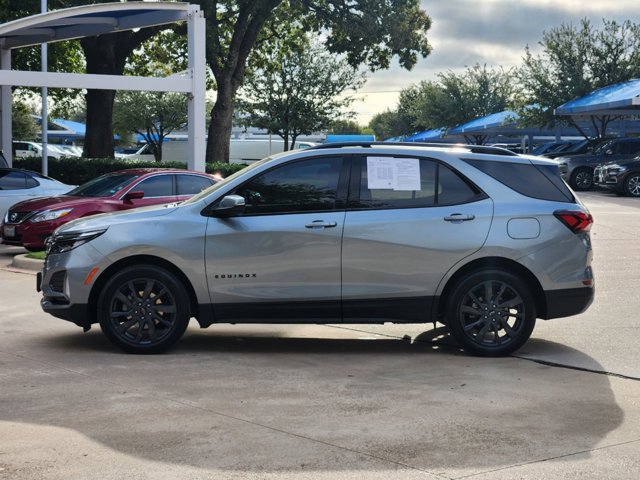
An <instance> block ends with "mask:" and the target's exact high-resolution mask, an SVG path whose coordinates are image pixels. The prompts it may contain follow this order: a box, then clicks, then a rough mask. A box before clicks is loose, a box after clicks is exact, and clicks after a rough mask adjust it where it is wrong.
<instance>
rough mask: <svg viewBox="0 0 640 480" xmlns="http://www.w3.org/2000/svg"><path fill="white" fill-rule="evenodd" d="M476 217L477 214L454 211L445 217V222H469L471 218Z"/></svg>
mask: <svg viewBox="0 0 640 480" xmlns="http://www.w3.org/2000/svg"><path fill="white" fill-rule="evenodd" d="M474 218H476V216H475V215H463V214H462V213H452V214H451V215H449V216H447V217H444V220H445V222H453V223H460V222H468V221H469V220H473V219H474Z"/></svg>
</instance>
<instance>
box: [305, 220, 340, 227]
mask: <svg viewBox="0 0 640 480" xmlns="http://www.w3.org/2000/svg"><path fill="white" fill-rule="evenodd" d="M337 225H338V223H337V222H328V223H327V222H325V221H324V220H314V221H313V222H311V223H307V224H306V225H305V226H304V227H305V228H333V227H336V226H337Z"/></svg>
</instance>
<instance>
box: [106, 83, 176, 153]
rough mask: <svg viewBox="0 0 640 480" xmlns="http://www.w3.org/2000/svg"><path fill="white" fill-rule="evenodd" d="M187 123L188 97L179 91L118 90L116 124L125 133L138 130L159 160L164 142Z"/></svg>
mask: <svg viewBox="0 0 640 480" xmlns="http://www.w3.org/2000/svg"><path fill="white" fill-rule="evenodd" d="M186 122H187V99H186V97H185V95H184V94H180V93H163V92H149V93H147V92H119V93H118V95H117V96H116V102H115V108H114V116H113V123H114V126H115V127H116V128H117V129H118V130H119V131H120V132H121V133H122V134H124V135H126V134H128V133H130V132H136V133H138V134H140V135H142V136H143V137H144V139H145V141H146V142H147V143H148V144H149V146H150V147H151V151H152V152H153V155H154V157H155V159H156V161H157V162H160V161H162V144H163V143H164V139H165V138H166V137H167V135H169V134H170V133H171V132H173V131H174V130H176V129H178V128H182V127H184V125H185V124H186Z"/></svg>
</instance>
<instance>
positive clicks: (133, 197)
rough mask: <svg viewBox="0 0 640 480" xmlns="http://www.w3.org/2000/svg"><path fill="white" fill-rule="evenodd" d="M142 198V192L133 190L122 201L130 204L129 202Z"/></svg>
mask: <svg viewBox="0 0 640 480" xmlns="http://www.w3.org/2000/svg"><path fill="white" fill-rule="evenodd" d="M143 197H144V192H143V191H142V190H134V191H132V192H129V193H127V194H126V195H125V196H124V198H123V200H124V201H125V202H130V201H131V200H140V199H141V198H143Z"/></svg>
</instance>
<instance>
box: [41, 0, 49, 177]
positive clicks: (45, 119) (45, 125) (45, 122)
mask: <svg viewBox="0 0 640 480" xmlns="http://www.w3.org/2000/svg"><path fill="white" fill-rule="evenodd" d="M41 5H42V13H47V10H48V8H47V0H42V4H41ZM41 61H42V71H43V72H46V71H47V44H46V43H43V44H42V53H41ZM47 93H48V92H47V87H42V114H41V117H42V174H43V175H48V174H49V162H48V157H49V147H48V143H49V135H48V133H47V132H48V130H49V111H48V109H47Z"/></svg>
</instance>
